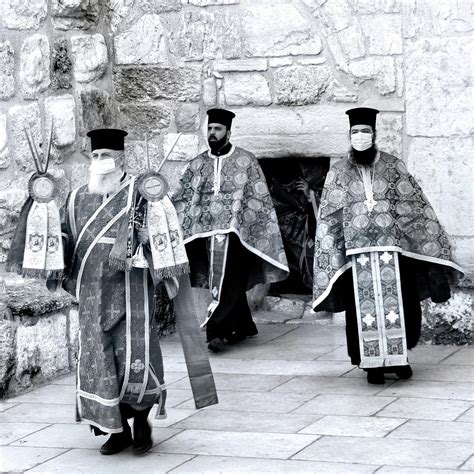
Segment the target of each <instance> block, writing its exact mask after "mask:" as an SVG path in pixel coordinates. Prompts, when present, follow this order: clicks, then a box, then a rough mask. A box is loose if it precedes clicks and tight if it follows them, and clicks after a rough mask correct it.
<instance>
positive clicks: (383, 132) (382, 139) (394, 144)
mask: <svg viewBox="0 0 474 474" xmlns="http://www.w3.org/2000/svg"><path fill="white" fill-rule="evenodd" d="M377 145H378V146H379V148H380V149H381V150H383V151H386V152H387V153H390V154H392V155H395V156H397V157H398V158H402V156H403V118H402V115H401V114H394V113H387V112H381V113H380V114H379V115H378V118H377Z"/></svg>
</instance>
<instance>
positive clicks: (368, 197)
mask: <svg viewBox="0 0 474 474" xmlns="http://www.w3.org/2000/svg"><path fill="white" fill-rule="evenodd" d="M357 171H358V172H359V175H360V177H361V179H362V183H363V184H364V191H365V201H364V204H365V207H366V208H367V211H368V213H369V215H370V214H371V213H372V211H373V210H374V207H375V206H376V205H377V201H376V200H375V199H374V177H375V163H374V164H373V165H372V176H370V168H369V167H368V166H364V167H361V166H359V165H357Z"/></svg>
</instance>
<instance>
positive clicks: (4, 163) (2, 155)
mask: <svg viewBox="0 0 474 474" xmlns="http://www.w3.org/2000/svg"><path fill="white" fill-rule="evenodd" d="M9 164H10V155H9V154H8V137H7V115H6V114H0V168H8V165H9Z"/></svg>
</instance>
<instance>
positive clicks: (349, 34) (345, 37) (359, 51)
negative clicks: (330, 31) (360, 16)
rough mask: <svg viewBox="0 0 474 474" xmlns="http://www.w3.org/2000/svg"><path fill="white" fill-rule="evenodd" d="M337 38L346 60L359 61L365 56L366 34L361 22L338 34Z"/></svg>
mask: <svg viewBox="0 0 474 474" xmlns="http://www.w3.org/2000/svg"><path fill="white" fill-rule="evenodd" d="M337 38H338V40H339V43H340V45H341V48H342V51H343V53H344V56H345V58H349V59H357V58H361V57H363V56H364V55H365V45H364V34H363V33H362V29H361V27H360V25H359V22H355V23H354V24H353V25H351V26H349V27H348V28H346V29H344V30H342V31H340V32H339V33H337ZM343 62H345V61H343Z"/></svg>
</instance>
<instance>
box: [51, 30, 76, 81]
mask: <svg viewBox="0 0 474 474" xmlns="http://www.w3.org/2000/svg"><path fill="white" fill-rule="evenodd" d="M51 53H52V58H51V75H52V77H51V85H52V86H53V88H54V89H70V88H71V75H72V61H71V58H70V56H69V46H68V43H67V40H66V38H65V37H60V38H56V39H55V40H54V43H53V49H52V51H51Z"/></svg>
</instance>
